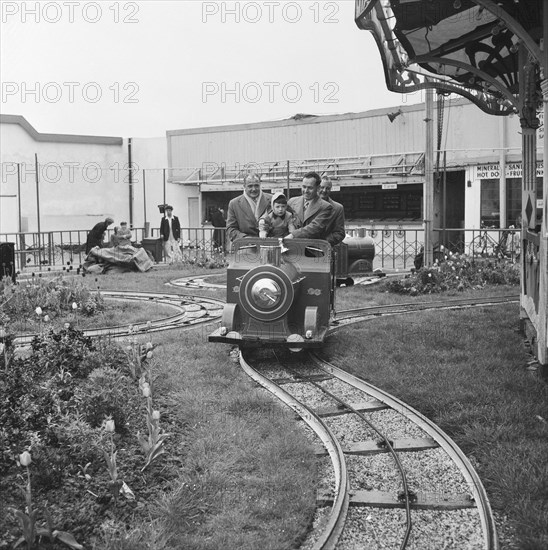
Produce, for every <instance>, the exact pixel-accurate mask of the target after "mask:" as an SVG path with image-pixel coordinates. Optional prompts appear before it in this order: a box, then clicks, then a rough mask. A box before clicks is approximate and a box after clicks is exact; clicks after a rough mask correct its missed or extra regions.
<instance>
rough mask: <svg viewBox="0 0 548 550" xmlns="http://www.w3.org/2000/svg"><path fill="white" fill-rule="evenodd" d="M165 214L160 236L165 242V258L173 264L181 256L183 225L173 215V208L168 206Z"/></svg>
mask: <svg viewBox="0 0 548 550" xmlns="http://www.w3.org/2000/svg"><path fill="white" fill-rule="evenodd" d="M165 214H166V215H165V216H164V217H163V218H162V221H161V223H160V235H161V236H162V238H163V240H164V257H165V259H166V261H167V262H168V263H170V264H172V263H173V262H174V261H175V259H176V258H178V257H180V255H181V250H180V244H181V224H180V223H179V218H178V217H177V216H174V215H173V206H171V205H169V204H168V205H166V207H165Z"/></svg>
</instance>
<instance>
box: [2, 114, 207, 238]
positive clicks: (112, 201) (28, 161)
mask: <svg viewBox="0 0 548 550" xmlns="http://www.w3.org/2000/svg"><path fill="white" fill-rule="evenodd" d="M0 141H1V143H2V147H1V153H0V155H1V156H0V162H1V180H0V181H1V188H0V189H1V190H0V195H1V196H0V233H15V232H18V231H19V201H20V203H21V230H22V231H24V232H33V231H37V230H38V212H37V187H36V175H35V158H34V155H35V154H37V155H38V166H39V168H38V174H39V185H38V193H39V197H40V229H41V231H67V230H88V229H90V228H91V227H93V225H95V224H96V223H97V222H99V221H102V220H104V219H105V218H106V217H107V216H110V217H112V218H114V220H115V223H116V224H118V223H119V222H120V221H123V220H126V221H128V222H129V221H130V210H131V211H132V221H133V226H134V227H144V222H145V218H146V221H148V222H150V227H151V228H155V227H158V228H159V225H160V213H159V210H158V206H157V205H158V204H161V203H163V202H164V201H163V199H164V192H163V171H164V170H166V173H167V167H168V162H167V145H166V143H167V142H166V137H165V136H163V137H159V138H134V139H133V140H132V149H133V157H132V162H133V200H132V203H131V205H132V208H131V209H130V185H129V164H128V139H122V138H117V137H97V136H79V135H60V134H43V133H40V132H37V131H36V130H35V129H34V128H33V127H32V126H31V125H30V124H29V123H28V122H27V121H26V120H25V119H24V118H23V117H19V116H9V115H2V116H0ZM18 164H19V165H20V173H21V183H20V195H19V191H18V188H19V186H18V175H17V165H18ZM143 170H146V174H145V182H146V189H145V193H144V192H143ZM189 194H191V195H192V194H193V196H197V195H198V192H197V188H190V189H186V188H182V187H181V186H178V185H172V184H167V185H166V200H167V201H168V202H172V203H173V204H174V206H175V208H176V209H177V205H178V204H186V203H187V196H188V195H189ZM145 202H146V214H145ZM185 211H186V209H185ZM181 221H182V222H183V220H181Z"/></svg>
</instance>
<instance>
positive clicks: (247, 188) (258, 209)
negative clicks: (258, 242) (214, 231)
mask: <svg viewBox="0 0 548 550" xmlns="http://www.w3.org/2000/svg"><path fill="white" fill-rule="evenodd" d="M270 199H271V195H270V194H269V193H263V192H262V191H261V178H260V176H259V175H258V174H255V173H251V174H247V175H246V177H245V178H244V192H243V193H242V194H241V195H240V196H239V197H236V198H235V199H232V200H231V201H230V202H229V203H228V214H227V218H226V231H227V234H228V238H229V239H230V240H231V241H235V240H236V239H239V238H241V237H258V236H259V218H260V217H261V216H262V215H263V214H265V213H266V212H267V211H268V209H269V207H270Z"/></svg>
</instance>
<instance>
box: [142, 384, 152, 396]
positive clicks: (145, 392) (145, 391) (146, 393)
mask: <svg viewBox="0 0 548 550" xmlns="http://www.w3.org/2000/svg"><path fill="white" fill-rule="evenodd" d="M143 397H150V385H149V383H148V382H145V383H144V384H143Z"/></svg>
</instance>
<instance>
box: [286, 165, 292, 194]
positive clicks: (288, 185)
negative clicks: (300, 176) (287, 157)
mask: <svg viewBox="0 0 548 550" xmlns="http://www.w3.org/2000/svg"><path fill="white" fill-rule="evenodd" d="M290 193H291V182H290V180H289V161H287V200H289V198H290V197H291V195H290Z"/></svg>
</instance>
